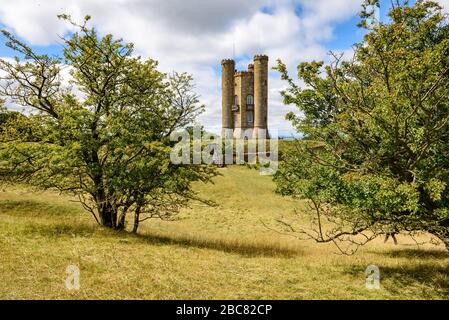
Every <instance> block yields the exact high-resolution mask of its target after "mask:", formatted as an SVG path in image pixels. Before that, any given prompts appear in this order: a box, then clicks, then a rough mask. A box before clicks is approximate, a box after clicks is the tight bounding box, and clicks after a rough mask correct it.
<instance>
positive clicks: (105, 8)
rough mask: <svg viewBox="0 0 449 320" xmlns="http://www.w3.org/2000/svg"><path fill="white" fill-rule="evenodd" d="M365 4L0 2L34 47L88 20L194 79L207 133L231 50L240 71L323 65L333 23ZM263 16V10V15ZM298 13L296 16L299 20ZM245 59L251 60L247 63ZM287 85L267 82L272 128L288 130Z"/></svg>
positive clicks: (287, 0) (351, 0)
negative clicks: (258, 60)
mask: <svg viewBox="0 0 449 320" xmlns="http://www.w3.org/2000/svg"><path fill="white" fill-rule="evenodd" d="M361 1H362V0H338V1H334V0H220V1H210V0H77V1H76V0H66V1H64V2H62V1H51V2H50V1H44V0H41V1H38V0H34V1H32V0H15V1H10V0H0V23H1V24H3V25H5V26H6V27H7V28H9V29H11V30H12V31H13V32H15V33H16V34H17V35H19V36H21V37H23V38H24V39H26V40H27V41H29V42H30V43H31V44H34V45H48V44H52V43H55V42H57V41H58V35H63V34H64V33H65V32H67V31H68V30H69V26H68V25H66V24H64V23H62V22H61V21H59V20H58V19H57V18H56V15H57V14H59V13H68V14H71V15H72V16H73V17H74V18H75V19H78V20H81V18H82V16H83V15H86V14H89V15H91V16H92V21H93V23H94V24H95V26H96V27H97V28H98V30H99V31H100V32H101V33H103V34H104V33H112V34H114V35H115V36H117V37H121V38H123V39H124V40H125V41H128V42H133V43H134V44H135V49H136V53H138V54H140V55H142V56H144V57H151V58H154V59H156V60H158V61H159V62H160V67H161V69H162V70H164V71H170V70H178V71H187V72H190V73H192V74H193V75H194V77H195V80H196V83H197V89H198V91H199V93H200V94H201V96H202V102H203V103H205V104H206V107H207V111H206V113H205V114H204V115H203V116H202V117H201V119H200V120H201V122H202V123H204V125H205V126H206V128H207V129H209V130H213V131H216V132H219V129H220V126H221V112H220V109H221V96H220V85H221V84H220V80H221V77H220V74H219V72H217V70H219V65H220V60H221V59H222V58H226V57H231V56H232V54H233V43H234V44H235V50H236V51H235V52H236V55H237V57H239V58H243V59H241V63H239V65H238V66H239V67H242V68H243V67H244V66H246V65H247V63H248V62H249V59H250V58H251V57H252V56H253V55H254V54H256V53H264V54H268V55H269V56H270V65H271V66H273V65H274V64H275V60H276V59H278V58H280V59H282V60H283V61H284V62H285V63H286V64H287V65H288V67H289V69H291V70H292V71H293V72H294V70H295V66H296V65H297V64H298V63H299V62H300V61H304V60H310V59H324V58H326V52H327V49H326V48H325V47H324V46H323V45H322V44H321V42H322V41H323V40H329V39H331V38H332V35H333V31H334V27H335V24H336V23H339V22H342V21H344V20H346V19H349V18H350V17H352V16H353V15H354V14H356V13H357V11H358V9H359V8H360V3H361ZM263 8H264V10H262V9H263ZM298 8H300V10H299V14H298ZM245 57H246V58H245ZM283 86H285V83H283V82H281V81H280V80H279V76H278V75H277V74H276V73H271V74H270V101H269V105H270V109H269V110H270V111H269V125H270V127H273V128H277V129H279V130H290V129H291V127H290V124H289V123H288V122H287V121H285V120H284V114H285V113H286V112H287V111H289V110H291V109H292V108H289V107H285V106H282V103H281V98H280V95H279V90H280V89H281V88H282V87H283Z"/></svg>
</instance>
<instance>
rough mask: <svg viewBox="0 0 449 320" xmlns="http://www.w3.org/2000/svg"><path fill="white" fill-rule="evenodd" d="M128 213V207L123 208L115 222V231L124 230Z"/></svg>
mask: <svg viewBox="0 0 449 320" xmlns="http://www.w3.org/2000/svg"><path fill="white" fill-rule="evenodd" d="M127 211H128V207H125V208H123V212H122V214H121V215H120V217H119V219H118V222H117V228H116V229H117V230H125V227H126V225H125V224H126V213H127Z"/></svg>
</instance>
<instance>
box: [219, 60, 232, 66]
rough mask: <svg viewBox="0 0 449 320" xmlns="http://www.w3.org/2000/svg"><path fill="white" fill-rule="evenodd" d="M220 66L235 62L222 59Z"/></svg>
mask: <svg viewBox="0 0 449 320" xmlns="http://www.w3.org/2000/svg"><path fill="white" fill-rule="evenodd" d="M221 64H222V65H225V64H235V61H234V60H233V59H223V60H221Z"/></svg>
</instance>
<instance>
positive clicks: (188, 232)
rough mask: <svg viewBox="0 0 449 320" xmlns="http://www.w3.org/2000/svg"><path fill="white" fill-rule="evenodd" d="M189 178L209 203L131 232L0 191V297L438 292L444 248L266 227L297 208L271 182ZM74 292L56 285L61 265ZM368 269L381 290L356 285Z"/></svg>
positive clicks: (52, 200)
mask: <svg viewBox="0 0 449 320" xmlns="http://www.w3.org/2000/svg"><path fill="white" fill-rule="evenodd" d="M221 173H222V176H220V177H217V178H216V179H215V184H214V185H200V184H199V185H197V190H198V191H199V192H200V193H201V194H202V196H203V197H207V198H209V199H211V200H215V201H216V202H217V203H218V204H219V206H218V207H206V206H204V205H201V204H192V207H191V208H190V209H187V210H185V211H183V212H182V214H180V215H179V216H178V218H177V220H176V221H171V222H165V221H158V220H152V221H147V222H145V223H144V224H143V225H142V227H141V229H140V232H139V235H132V234H128V233H125V232H123V233H117V232H113V231H110V230H105V229H103V228H100V227H98V226H96V225H95V224H94V220H93V218H92V217H91V216H90V215H89V214H88V213H86V212H84V211H83V210H82V209H81V207H80V206H79V205H78V204H77V203H75V202H72V201H71V199H70V198H67V197H61V196H59V195H57V194H53V193H49V192H45V193H32V192H29V191H26V190H25V189H23V188H14V189H8V190H6V191H4V192H0V283H1V286H0V299H68V298H69V299H72V298H75V299H86V298H95V299H97V298H99V299H109V298H110V299H123V298H129V299H264V298H266V299H393V298H397V299H420V298H437V299H438V298H440V299H441V298H446V299H447V298H449V272H448V270H449V254H448V253H447V252H446V251H445V250H444V249H443V248H439V247H433V246H428V247H423V248H421V249H418V248H417V247H416V245H414V244H413V241H412V240H411V239H408V238H406V237H399V241H400V245H398V246H394V245H392V244H383V243H382V240H383V239H379V241H375V242H373V243H372V244H370V245H368V246H366V247H364V248H362V249H361V251H359V253H358V254H356V255H355V256H342V255H338V254H336V250H335V248H334V247H333V246H332V245H318V244H315V243H313V242H304V241H298V240H295V239H294V238H291V237H287V236H283V235H280V234H279V233H276V232H274V231H271V230H269V229H267V228H266V227H265V226H264V223H265V224H272V222H273V220H274V218H276V217H279V216H283V215H289V214H291V212H292V211H293V209H294V208H298V209H301V206H302V203H300V202H297V201H294V200H291V199H286V198H282V197H280V196H278V195H275V194H274V192H273V190H274V184H273V183H272V181H271V179H270V177H265V176H260V175H259V174H258V171H256V170H249V169H247V168H245V167H228V168H224V169H221ZM70 264H76V265H78V266H79V267H80V269H81V288H80V290H79V291H68V290H67V289H66V288H65V286H64V281H65V277H66V273H65V270H66V267H67V266H68V265H70ZM371 264H374V265H377V266H379V268H380V272H381V289H380V290H368V289H366V287H365V274H364V271H365V269H366V267H367V266H368V265H371Z"/></svg>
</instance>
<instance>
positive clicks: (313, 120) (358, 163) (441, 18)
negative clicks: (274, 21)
mask: <svg viewBox="0 0 449 320" xmlns="http://www.w3.org/2000/svg"><path fill="white" fill-rule="evenodd" d="M365 4H366V5H365V7H364V9H365V10H363V12H362V15H361V18H362V22H361V23H360V26H362V27H365V28H366V29H367V31H368V32H367V33H366V35H365V37H364V40H363V41H362V42H361V43H359V44H357V45H355V47H354V51H355V53H354V55H353V57H351V58H350V59H348V58H347V57H344V56H342V55H337V54H334V53H331V57H332V59H331V60H332V62H331V63H330V64H327V65H326V64H324V63H323V62H311V63H302V64H300V65H299V66H298V77H299V79H300V80H302V81H303V82H304V84H305V86H304V87H303V88H302V87H300V86H299V85H297V84H296V83H295V82H294V81H293V79H292V78H291V77H290V76H289V75H288V73H287V70H286V66H285V65H284V64H283V63H282V62H281V61H279V62H278V66H277V69H278V70H279V71H280V73H281V75H282V78H283V79H284V80H286V81H287V82H288V83H289V86H288V89H286V90H285V91H283V92H282V95H283V98H284V102H285V103H286V104H294V105H296V106H297V107H298V108H299V110H300V111H301V114H300V115H296V114H293V113H290V114H288V116H287V118H288V119H290V120H291V121H292V123H293V124H294V125H295V126H296V128H297V129H298V131H299V132H302V133H304V134H305V135H306V136H307V138H308V139H309V140H310V141H312V143H310V142H309V143H308V144H298V146H297V148H296V150H295V152H290V153H289V154H288V155H287V156H286V157H285V161H284V163H283V165H282V166H281V169H280V171H279V172H278V174H277V176H276V177H275V180H276V182H277V186H278V192H280V193H282V194H284V195H293V196H295V197H299V198H301V199H308V200H309V201H308V203H310V204H311V209H312V210H311V211H308V212H310V213H312V224H311V227H310V228H304V227H301V226H299V227H298V225H297V223H295V222H293V221H286V220H283V221H281V223H282V224H283V225H284V227H286V228H287V229H288V230H289V231H290V232H297V234H298V235H301V237H303V236H304V237H305V238H313V239H315V240H316V241H318V242H334V243H336V244H337V245H338V246H339V247H340V249H341V250H342V251H343V252H347V253H351V252H354V250H356V248H357V247H358V246H357V245H362V244H365V243H366V242H368V241H370V240H371V239H373V238H375V237H376V236H378V235H379V234H382V233H397V232H405V233H408V234H411V235H413V234H415V233H419V232H427V233H430V234H432V235H434V236H436V237H437V238H438V239H440V240H441V241H442V242H444V244H445V245H446V247H447V248H448V249H449V193H448V192H447V191H448V190H447V187H448V183H449V147H448V146H449V126H448V120H449V55H448V53H449V25H448V16H447V15H446V14H445V13H444V12H443V11H442V8H441V7H440V6H439V5H438V4H437V3H435V2H431V1H420V0H418V1H416V2H415V3H414V4H413V5H411V4H409V3H408V1H405V2H403V3H401V4H398V5H395V6H393V7H392V8H391V10H390V11H389V20H388V22H378V23H376V24H372V23H368V22H367V21H368V19H371V18H372V14H373V12H374V11H373V10H371V11H370V10H368V8H370V6H369V5H375V6H378V5H379V3H378V1H373V0H370V1H366V3H365ZM342 241H349V242H344V243H343V242H342ZM346 244H349V245H348V246H346ZM353 245H356V247H354V246H353Z"/></svg>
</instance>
